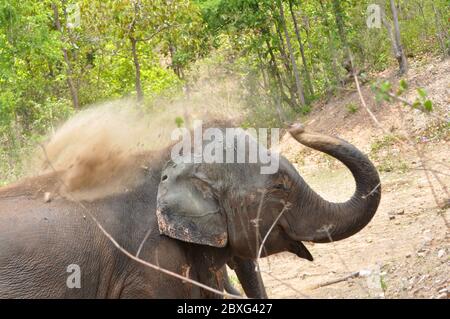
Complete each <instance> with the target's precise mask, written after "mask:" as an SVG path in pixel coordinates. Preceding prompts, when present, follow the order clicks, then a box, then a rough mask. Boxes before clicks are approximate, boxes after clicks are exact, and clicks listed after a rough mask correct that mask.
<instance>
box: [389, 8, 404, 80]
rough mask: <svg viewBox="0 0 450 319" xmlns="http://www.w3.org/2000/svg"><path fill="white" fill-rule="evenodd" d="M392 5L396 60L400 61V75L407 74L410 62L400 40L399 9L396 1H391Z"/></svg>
mask: <svg viewBox="0 0 450 319" xmlns="http://www.w3.org/2000/svg"><path fill="white" fill-rule="evenodd" d="M390 3H391V12H392V19H393V20H394V33H393V35H394V41H395V46H394V50H395V58H396V59H397V61H398V65H399V68H400V70H399V73H400V74H401V75H402V74H405V73H406V72H407V71H408V62H407V61H406V56H405V52H404V51H403V47H402V43H401V40H400V26H399V24H398V16H397V8H396V7H395V2H394V0H390Z"/></svg>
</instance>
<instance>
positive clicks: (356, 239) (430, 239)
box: [261, 60, 450, 298]
mask: <svg viewBox="0 0 450 319" xmlns="http://www.w3.org/2000/svg"><path fill="white" fill-rule="evenodd" d="M449 74H450V62H449V61H448V60H447V61H443V62H442V61H431V62H430V63H422V64H416V65H414V66H413V69H412V70H411V71H410V73H409V77H408V82H409V83H411V85H412V86H413V87H415V86H421V87H425V89H426V90H427V91H428V93H429V96H430V98H431V99H432V100H433V102H434V104H435V112H436V114H440V115H444V116H448V114H449V111H450V109H449V108H450V106H449V105H450V82H449V79H448V75H449ZM430 75H431V76H430ZM380 77H382V78H387V79H391V80H392V81H393V82H394V81H395V80H397V81H398V79H395V76H394V75H393V73H392V72H391V73H389V72H385V73H384V74H381V75H380ZM364 94H365V96H366V97H367V100H368V103H369V105H370V107H371V109H372V110H373V111H374V112H375V114H376V115H377V117H378V118H379V119H380V121H381V122H382V124H383V126H384V127H385V128H386V129H387V130H388V131H390V132H392V134H395V135H397V134H398V136H402V134H403V135H405V134H409V136H411V137H412V138H415V139H418V140H420V141H423V143H421V144H420V145H419V147H421V148H423V150H424V153H425V154H427V156H429V157H432V158H433V160H429V161H427V163H428V165H429V167H431V168H434V169H435V170H437V171H438V172H440V174H439V175H437V176H438V177H439V179H440V183H439V182H438V181H437V180H436V179H435V178H433V177H432V184H433V187H434V191H435V193H436V195H437V197H438V199H439V200H440V201H442V202H445V201H447V203H448V200H449V196H448V188H449V187H448V185H450V169H449V167H450V160H449V158H450V147H449V129H448V125H447V126H444V127H442V126H439V125H438V126H436V125H435V123H434V122H433V120H431V118H430V117H429V116H428V117H427V116H426V115H423V114H419V113H418V112H417V111H408V110H406V112H404V114H403V113H400V111H399V110H400V109H396V108H393V107H392V106H386V105H384V106H383V105H381V106H380V105H377V104H376V103H375V102H374V101H373V98H372V96H373V95H372V94H371V93H370V90H369V89H368V88H364ZM413 96H414V92H411V93H410V95H408V98H412V97H413ZM349 104H353V105H359V101H358V98H357V96H356V93H355V92H353V93H351V94H348V95H346V96H344V97H343V98H340V99H339V100H337V99H334V100H331V101H329V102H328V103H325V104H323V105H322V106H321V108H320V109H319V110H318V111H316V112H315V113H313V114H312V115H311V116H310V117H309V118H308V120H307V125H308V126H309V127H310V128H312V129H314V130H318V131H322V132H326V133H328V134H337V135H339V136H341V137H343V138H345V139H347V140H349V141H350V142H352V143H354V144H355V145H357V146H358V147H359V148H361V149H362V150H363V151H365V152H366V153H367V154H369V156H370V157H371V158H372V159H373V160H374V162H375V163H376V165H377V167H378V169H379V170H380V172H381V179H382V187H383V193H382V201H381V204H380V207H379V209H378V212H377V214H376V215H375V217H374V219H373V220H372V221H371V222H370V224H369V225H368V226H367V227H366V228H365V229H363V230H362V231H361V232H360V233H358V234H356V235H354V236H353V237H350V238H348V239H346V240H343V241H340V242H336V243H331V244H316V245H312V244H308V243H306V245H307V246H308V248H309V249H310V251H311V253H312V255H313V256H314V258H315V260H314V261H313V262H308V261H306V260H302V259H299V258H298V257H296V256H294V255H292V254H289V253H284V254H278V255H275V256H271V257H269V258H266V259H263V260H262V262H261V267H262V270H263V271H264V272H263V277H264V281H265V284H266V287H267V290H268V294H269V296H270V297H271V298H305V297H313V298H379V297H385V298H448V294H449V290H450V280H449V279H450V259H449V253H450V240H449V239H450V236H449V231H448V226H447V225H446V220H447V221H448V220H449V217H450V216H449V213H450V210H449V208H448V207H449V206H448V204H447V207H446V208H439V207H438V206H437V205H436V202H435V200H434V196H433V195H432V192H431V188H430V185H429V183H428V181H427V178H426V176H425V174H424V172H423V171H421V170H419V169H418V167H419V165H418V164H419V158H418V156H417V154H416V153H415V151H414V150H412V149H405V148H404V147H402V146H401V145H398V144H397V143H395V141H392V140H391V139H390V138H389V136H385V134H384V133H383V132H382V131H381V130H380V129H379V128H378V127H377V126H376V125H374V124H373V123H372V122H371V120H370V118H369V117H368V116H367V113H366V112H365V111H364V110H361V109H360V110H358V111H357V112H356V113H355V114H350V113H349V111H348V108H347V109H346V106H347V105H349ZM401 114H403V115H404V116H405V118H404V119H402V116H401ZM436 127H437V128H436ZM281 150H282V153H283V154H285V155H286V156H287V157H288V158H289V159H290V160H291V161H293V162H295V163H296V164H297V167H298V170H299V172H300V173H301V175H302V176H303V177H304V178H305V180H306V181H307V182H308V183H309V184H310V185H311V186H312V187H313V188H314V189H315V190H316V191H318V192H319V193H320V194H322V196H324V197H325V198H326V199H328V200H334V201H339V200H341V201H342V200H346V199H347V198H348V197H349V196H350V195H351V194H352V193H353V190H354V182H353V179H352V177H351V175H350V173H349V172H348V171H347V170H346V169H345V168H344V167H343V166H342V165H340V164H339V163H337V162H336V161H335V160H334V159H331V158H330V157H327V156H324V155H322V154H317V152H314V151H309V150H307V149H306V148H303V147H302V146H299V145H298V144H296V143H295V142H294V141H293V140H292V139H289V138H287V139H285V140H284V141H283V143H282V147H281ZM435 160H436V161H435ZM438 161H440V162H444V163H446V164H445V165H442V164H439V163H438ZM442 173H443V174H442ZM442 185H444V186H442ZM446 187H447V190H446V189H445V188H446ZM358 271H359V272H360V274H361V275H362V276H359V277H356V278H351V279H348V280H345V281H342V282H339V283H334V284H331V285H328V286H325V287H321V288H317V289H313V288H314V286H315V285H318V284H321V283H326V282H327V281H330V280H334V279H339V278H342V277H345V276H347V275H349V274H351V273H353V272H358Z"/></svg>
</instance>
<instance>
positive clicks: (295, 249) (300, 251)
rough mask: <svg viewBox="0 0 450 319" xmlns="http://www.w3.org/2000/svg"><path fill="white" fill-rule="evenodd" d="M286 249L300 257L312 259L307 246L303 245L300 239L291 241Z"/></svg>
mask: <svg viewBox="0 0 450 319" xmlns="http://www.w3.org/2000/svg"><path fill="white" fill-rule="evenodd" d="M288 251H289V252H291V253H293V254H296V255H297V256H298V257H300V258H304V259H306V260H309V261H313V260H314V258H313V256H312V255H311V253H310V252H309V250H308V248H306V247H305V245H304V244H303V243H302V242H301V241H292V242H291V243H290V244H289V248H288Z"/></svg>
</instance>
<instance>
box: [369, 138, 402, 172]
mask: <svg viewBox="0 0 450 319" xmlns="http://www.w3.org/2000/svg"><path fill="white" fill-rule="evenodd" d="M397 139H400V140H403V139H404V137H402V136H397V135H393V134H390V135H385V136H382V137H381V138H379V139H377V140H375V141H374V142H373V143H372V144H371V145H370V154H369V156H370V157H371V159H372V160H373V161H374V162H375V163H376V166H377V168H378V170H379V171H380V172H387V173H389V172H394V171H398V172H401V173H405V172H407V171H408V169H409V166H408V163H407V162H406V161H405V160H404V159H403V158H402V156H401V154H400V152H399V150H398V149H396V148H395V146H396V142H397Z"/></svg>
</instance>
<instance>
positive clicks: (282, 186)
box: [274, 184, 286, 190]
mask: <svg viewBox="0 0 450 319" xmlns="http://www.w3.org/2000/svg"><path fill="white" fill-rule="evenodd" d="M274 188H275V189H281V190H286V186H285V185H284V184H277V185H275V186H274Z"/></svg>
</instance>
